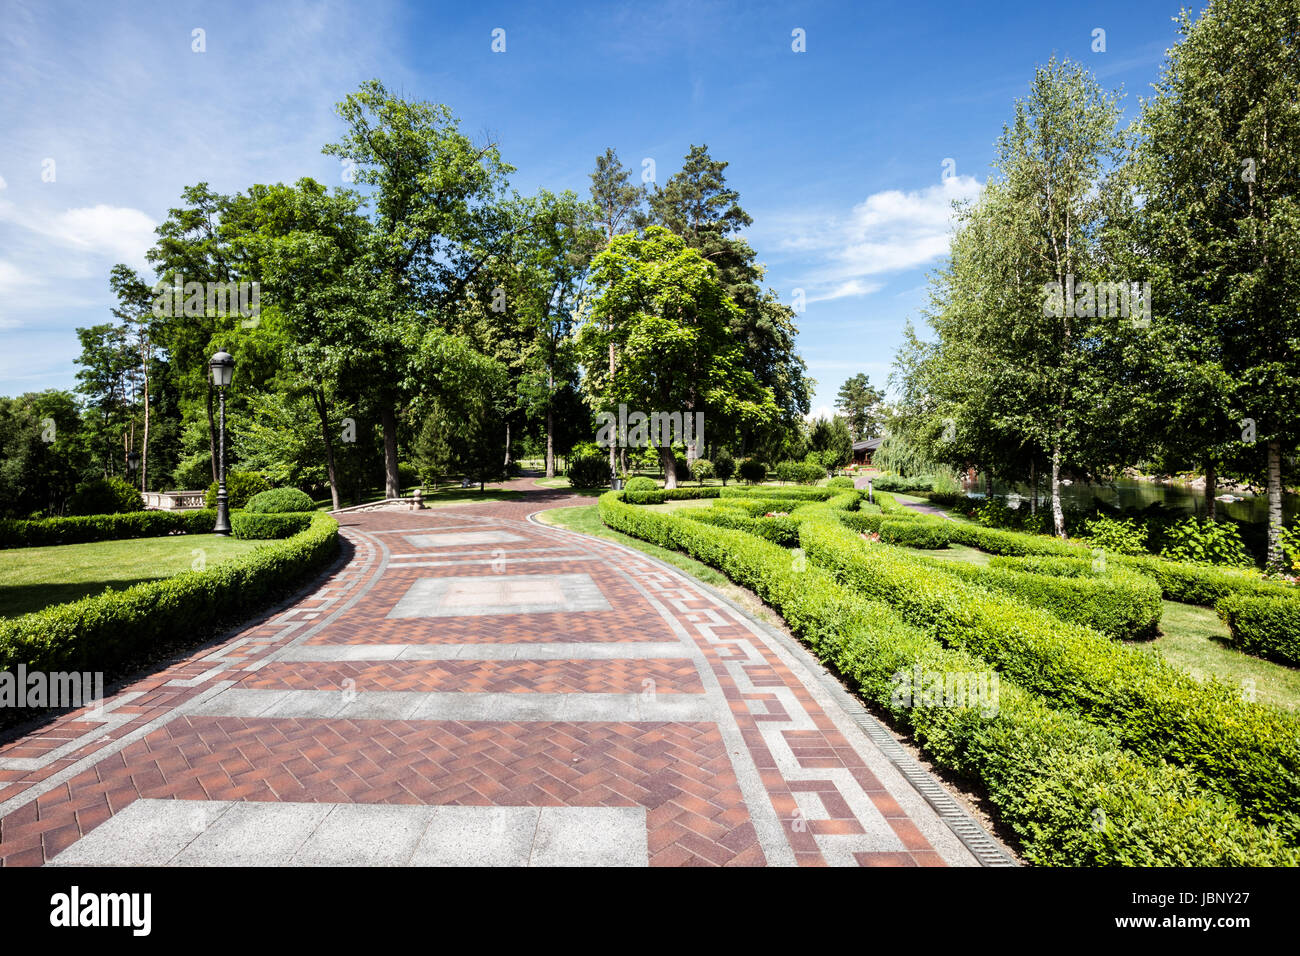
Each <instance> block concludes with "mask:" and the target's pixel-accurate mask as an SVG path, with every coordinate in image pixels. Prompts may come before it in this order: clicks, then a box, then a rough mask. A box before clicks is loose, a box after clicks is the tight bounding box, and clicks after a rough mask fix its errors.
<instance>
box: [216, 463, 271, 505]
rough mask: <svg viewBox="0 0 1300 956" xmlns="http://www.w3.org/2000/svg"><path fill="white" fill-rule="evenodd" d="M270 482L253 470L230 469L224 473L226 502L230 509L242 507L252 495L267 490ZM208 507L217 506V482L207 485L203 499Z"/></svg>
mask: <svg viewBox="0 0 1300 956" xmlns="http://www.w3.org/2000/svg"><path fill="white" fill-rule="evenodd" d="M270 488H271V485H270V483H269V482H268V481H267V480H266V479H265V478H264V477H263V476H262V475H259V474H258V473H257V472H255V471H232V472H230V473H229V474H228V475H226V504H227V506H228V507H229V508H230V510H232V511H233V510H234V509H236V508H243V507H244V506H245V505H247V504H248V500H249V499H250V498H252V497H253V495H256V494H260V493H261V492H263V491H269V490H270ZM204 501H205V503H206V504H207V506H208V507H209V508H215V507H216V506H217V483H216V482H215V481H214V482H213V483H212V484H210V485H208V493H207V496H206V498H205V499H204Z"/></svg>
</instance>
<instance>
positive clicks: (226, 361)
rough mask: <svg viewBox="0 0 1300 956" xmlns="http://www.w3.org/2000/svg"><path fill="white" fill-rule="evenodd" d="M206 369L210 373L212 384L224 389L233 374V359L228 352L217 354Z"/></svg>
mask: <svg viewBox="0 0 1300 956" xmlns="http://www.w3.org/2000/svg"><path fill="white" fill-rule="evenodd" d="M208 368H209V369H210V370H211V372H212V384H213V385H215V386H217V388H225V387H226V386H227V385H229V384H230V380H231V378H233V377H234V374H235V357H234V356H233V355H231V354H230V353H229V352H218V353H217V354H216V355H214V356H212V360H211V361H210V362H208Z"/></svg>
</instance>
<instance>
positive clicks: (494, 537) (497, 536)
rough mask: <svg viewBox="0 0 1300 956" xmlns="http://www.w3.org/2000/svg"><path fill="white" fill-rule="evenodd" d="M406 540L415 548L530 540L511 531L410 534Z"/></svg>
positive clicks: (456, 546) (455, 546)
mask: <svg viewBox="0 0 1300 956" xmlns="http://www.w3.org/2000/svg"><path fill="white" fill-rule="evenodd" d="M406 540H407V542H408V543H409V544H410V545H411V547H413V548H453V547H454V548H459V547H465V546H467V545H475V544H509V543H510V542H511V541H527V540H528V539H527V538H525V537H524V536H523V535H518V534H511V533H510V532H509V531H445V532H441V533H439V534H408V535H406Z"/></svg>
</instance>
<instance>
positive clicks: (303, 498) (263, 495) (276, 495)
mask: <svg viewBox="0 0 1300 956" xmlns="http://www.w3.org/2000/svg"><path fill="white" fill-rule="evenodd" d="M244 510H245V511H251V512H254V513H258V514H287V513H289V512H295V511H298V512H303V511H315V510H316V502H314V501H312V500H311V497H310V496H309V495H307V494H306V493H305V492H302V491H299V490H298V489H297V488H272V489H271V490H270V491H263V492H259V493H258V494H255V495H253V497H251V498H249V499H248V506H247V507H246V508H245V509H244Z"/></svg>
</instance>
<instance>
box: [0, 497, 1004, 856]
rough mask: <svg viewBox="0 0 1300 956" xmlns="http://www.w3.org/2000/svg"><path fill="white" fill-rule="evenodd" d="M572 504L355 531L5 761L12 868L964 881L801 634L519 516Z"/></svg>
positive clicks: (2, 781) (396, 517)
mask: <svg viewBox="0 0 1300 956" xmlns="http://www.w3.org/2000/svg"><path fill="white" fill-rule="evenodd" d="M514 486H515V487H521V488H531V487H532V483H531V481H529V480H524V481H521V482H516V483H514ZM574 503H586V501H585V500H583V499H576V500H575V499H573V498H571V497H568V496H567V495H565V494H564V493H557V492H553V491H542V490H540V489H537V490H534V491H533V493H531V494H530V495H529V496H528V499H527V500H526V501H519V502H501V503H495V504H484V505H473V506H457V507H449V508H439V509H431V510H427V511H422V512H411V511H373V512H362V513H352V514H344V515H341V516H340V518H341V523H342V526H343V534H344V536H345V538H346V541H347V548H348V551H349V552H350V553H349V554H348V557H347V560H346V563H344V564H342V565H341V566H340V567H338V568H337V569H336V570H334V571H333V572H332V573H331V574H329V575H328V576H326V577H325V578H324V579H323V580H322V581H321V582H320V583H319V586H318V587H316V589H315V590H314V591H313V592H312V593H310V594H308V595H306V596H305V597H302V598H301V599H300V600H298V601H297V602H296V603H294V604H293V605H292V606H290V607H288V608H285V609H283V610H281V611H279V612H278V613H275V614H273V615H272V616H270V617H269V618H268V619H266V620H265V621H262V622H261V623H258V624H255V625H253V626H250V627H248V628H246V629H244V630H242V631H240V632H239V633H237V634H234V635H232V636H229V637H228V638H227V639H225V640H223V641H222V642H220V643H218V644H216V645H210V646H208V647H206V648H204V649H202V650H200V651H197V652H195V653H194V654H193V655H192V656H190V657H189V658H188V659H186V660H183V661H180V662H178V663H176V664H174V665H172V666H170V667H168V668H167V669H165V670H162V671H160V672H158V673H155V674H152V675H149V676H147V677H144V678H142V679H139V680H136V681H134V682H131V683H129V684H128V685H127V686H124V687H122V688H120V690H119V691H118V692H117V693H115V694H113V695H111V696H110V697H109V699H108V700H107V702H106V703H105V704H104V706H103V709H102V711H100V712H78V713H72V714H69V715H67V716H65V717H63V718H61V719H60V720H58V721H56V722H54V723H52V724H49V725H46V726H45V727H43V728H41V729H39V730H37V731H36V732H34V733H31V734H29V735H28V736H26V737H23V738H21V739H18V740H15V741H13V742H11V743H9V744H7V745H5V746H3V747H0V864H3V865H4V866H16V865H39V864H43V863H50V862H53V863H55V864H65V863H66V864H122V865H140V864H161V863H174V864H177V865H186V864H191V865H204V864H267V865H284V864H308V863H343V864H369V865H403V864H409V865H422V864H439V863H450V864H456V863H471V864H472V863H493V864H532V865H539V864H598V865H606V864H632V865H645V864H647V863H648V864H651V865H658V866H673V865H714V864H723V865H727V864H730V865H762V864H772V865H792V864H802V865H822V864H839V865H850V866H852V865H866V866H877V865H883V866H895V865H903V866H910V865H923V866H942V865H973V864H975V863H976V862H977V860H976V857H975V856H974V855H973V854H972V853H971V851H970V850H969V849H967V846H966V844H964V843H963V842H962V841H961V840H960V839H958V837H957V835H956V833H955V832H954V829H956V830H961V826H956V827H953V826H950V825H949V822H945V821H946V820H949V821H950V820H951V819H952V818H951V817H943V816H941V815H940V813H939V812H937V811H936V809H935V808H934V806H932V804H931V803H930V802H927V799H926V798H925V797H924V796H923V795H922V792H921V790H925V789H927V785H928V788H929V789H930V790H934V789H935V784H934V782H933V781H932V780H929V778H928V777H927V778H925V780H924V781H923V783H922V784H921V785H920V786H921V789H920V790H918V788H917V785H915V784H916V780H917V775H916V768H915V767H914V766H913V767H912V771H913V773H912V776H911V780H909V778H908V777H907V776H905V775H904V773H903V772H900V766H902V765H901V764H899V763H897V762H896V760H897V754H894V755H893V757H892V758H891V756H890V755H889V754H887V753H886V752H885V751H884V750H882V748H881V746H878V745H877V743H876V742H873V739H872V738H871V737H869V736H868V734H867V733H864V731H863V729H862V727H861V726H860V725H859V723H857V722H855V719H854V715H853V714H852V713H851V712H850V711H846V710H845V709H844V707H842V706H841V704H840V703H839V702H838V701H837V700H836V699H835V697H834V694H833V692H832V691H831V690H829V689H828V687H827V685H826V683H825V681H824V680H822V679H819V678H818V677H817V676H816V675H815V674H814V670H813V668H811V667H809V666H808V664H807V661H806V659H804V658H803V657H801V654H800V652H799V651H798V650H797V649H796V648H792V647H790V646H788V644H787V643H786V639H783V638H781V637H779V636H778V635H775V634H773V633H772V632H771V631H770V630H769V629H766V628H764V627H763V626H762V625H759V624H757V623H755V622H754V621H752V620H751V619H750V618H748V617H747V616H746V615H744V614H742V613H740V612H738V611H737V610H736V609H735V608H734V607H733V606H732V605H730V604H729V603H727V602H725V601H722V600H719V599H718V598H716V597H715V596H713V595H712V593H711V592H708V591H705V590H704V589H702V588H700V587H698V586H697V585H695V584H694V583H693V582H692V581H691V580H690V579H688V578H686V577H685V576H683V575H681V574H679V573H677V572H676V571H672V570H669V569H667V568H665V567H664V566H662V565H660V564H658V563H657V562H653V561H651V560H649V559H648V558H646V557H644V556H642V555H640V554H639V553H636V552H633V551H630V550H628V549H624V548H621V547H619V546H618V545H615V544H613V543H610V542H605V541H601V540H598V539H593V538H588V537H585V536H579V535H574V534H571V533H568V532H564V531H559V530H556V529H552V528H546V527H544V526H541V525H539V524H537V523H535V522H532V521H529V520H527V515H528V514H530V513H532V512H535V511H537V510H538V508H540V507H549V506H555V505H567V504H574ZM922 776H924V775H923V774H922ZM931 796H933V794H932V795H931ZM959 822H960V821H959ZM965 825H966V827H967V829H969V827H970V823H969V820H966V821H965ZM986 839H987V838H986Z"/></svg>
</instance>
